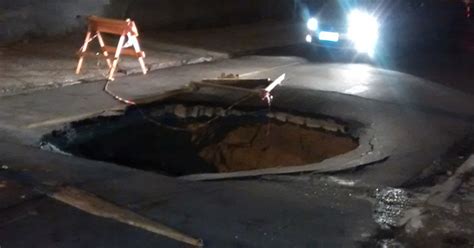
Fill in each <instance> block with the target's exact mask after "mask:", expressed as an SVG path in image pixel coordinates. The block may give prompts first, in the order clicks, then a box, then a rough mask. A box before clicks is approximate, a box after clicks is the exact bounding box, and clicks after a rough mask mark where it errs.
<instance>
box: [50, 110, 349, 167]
mask: <svg viewBox="0 0 474 248" xmlns="http://www.w3.org/2000/svg"><path fill="white" fill-rule="evenodd" d="M283 117H284V118H283ZM292 121H294V122H292ZM344 129H345V126H344V125H343V124H340V123H336V122H335V121H334V120H329V119H313V118H310V117H301V116H294V115H289V114H286V113H282V112H277V113H273V112H269V111H268V109H266V110H256V111H251V112H246V111H236V110H234V111H233V112H231V113H227V114H223V112H222V108H214V107H205V106H204V107H203V106H199V107H195V106H194V107H186V106H183V105H178V106H168V105H165V106H161V107H159V108H158V109H155V108H154V109H148V110H147V109H145V110H144V109H140V110H133V109H132V110H130V111H128V112H127V113H126V114H124V115H122V116H118V117H117V116H116V117H100V118H94V119H89V120H84V121H80V122H76V123H72V124H71V125H70V126H68V127H67V128H65V129H63V130H57V131H54V132H53V133H51V134H49V135H46V136H45V137H44V138H43V145H42V147H43V148H44V149H49V150H55V151H58V150H59V151H62V152H66V153H70V154H72V155H75V156H80V157H85V158H89V159H93V160H100V161H107V162H112V163H116V164H120V165H125V166H128V167H133V168H138V169H144V170H151V171H155V172H157V173H160V174H165V175H170V176H183V175H190V174H199V173H220V172H233V171H243V170H255V169H265V168H272V167H284V166H298V165H306V164H311V163H317V162H320V161H322V160H325V159H327V158H331V157H334V156H337V155H340V154H343V153H346V152H348V151H351V150H353V149H355V148H356V147H357V146H358V141H357V139H355V138H353V137H351V136H349V135H347V134H345V133H344ZM331 130H332V131H331Z"/></svg>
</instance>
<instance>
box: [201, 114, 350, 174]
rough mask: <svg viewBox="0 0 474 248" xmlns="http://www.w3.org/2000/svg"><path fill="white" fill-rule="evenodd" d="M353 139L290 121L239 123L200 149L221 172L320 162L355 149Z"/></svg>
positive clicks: (204, 157) (205, 157)
mask: <svg viewBox="0 0 474 248" xmlns="http://www.w3.org/2000/svg"><path fill="white" fill-rule="evenodd" d="M357 146H358V144H357V142H356V141H354V140H353V139H350V138H348V137H343V136H336V135H334V134H332V133H329V132H324V131H320V130H314V129H309V128H304V127H300V126H297V125H294V124H289V123H276V122H270V123H268V124H263V125H262V124H261V125H258V124H257V125H247V126H242V127H238V128H236V129H234V130H232V131H230V132H229V133H227V135H226V136H225V137H224V138H223V139H222V140H220V141H218V142H217V143H213V144H211V145H209V146H206V147H204V148H203V149H202V150H201V151H200V152H199V156H201V157H202V158H203V159H204V160H206V161H207V162H208V163H209V164H213V165H214V166H215V167H216V168H217V170H218V171H219V172H232V171H242V170H255V169H265V168H273V167H285V166H295V165H304V164H310V163H317V162H321V161H323V160H324V159H327V158H330V157H334V156H337V155H340V154H343V153H346V152H348V151H351V150H353V149H355V148H356V147H357Z"/></svg>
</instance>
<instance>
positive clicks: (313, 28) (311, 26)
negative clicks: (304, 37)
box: [306, 17, 318, 31]
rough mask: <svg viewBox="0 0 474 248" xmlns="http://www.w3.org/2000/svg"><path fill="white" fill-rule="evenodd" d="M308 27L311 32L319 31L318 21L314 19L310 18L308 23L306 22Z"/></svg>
mask: <svg viewBox="0 0 474 248" xmlns="http://www.w3.org/2000/svg"><path fill="white" fill-rule="evenodd" d="M306 27H307V28H308V29H309V30H311V31H316V30H317V29H318V20H317V19H316V18H314V17H312V18H309V20H308V22H306Z"/></svg>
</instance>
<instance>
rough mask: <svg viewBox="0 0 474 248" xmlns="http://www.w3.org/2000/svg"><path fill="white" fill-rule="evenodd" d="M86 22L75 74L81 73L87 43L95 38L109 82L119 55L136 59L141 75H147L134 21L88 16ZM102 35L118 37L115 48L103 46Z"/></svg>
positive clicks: (112, 76) (112, 77) (115, 68)
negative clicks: (104, 63)
mask: <svg viewBox="0 0 474 248" xmlns="http://www.w3.org/2000/svg"><path fill="white" fill-rule="evenodd" d="M88 20H89V24H88V27H87V34H86V38H85V40H84V45H83V46H82V47H81V49H80V51H79V61H78V63H77V68H76V74H79V73H80V72H81V68H82V63H83V62H84V57H85V56H86V55H87V48H88V46H89V43H90V42H91V41H92V40H94V39H95V38H97V40H98V41H99V45H100V48H101V51H102V55H103V56H104V57H105V58H106V60H107V65H108V67H109V73H108V77H107V78H108V79H109V80H113V79H114V74H115V71H116V70H117V64H118V61H119V58H120V55H125V56H132V57H136V58H137V59H138V62H139V63H140V66H141V68H142V71H143V74H146V73H147V68H146V66H145V61H144V58H145V52H144V51H142V50H141V49H140V44H139V43H138V39H137V37H138V29H137V26H136V25H135V22H134V21H131V20H130V19H127V20H125V21H122V20H115V19H108V18H102V17H97V16H90V17H89V18H88ZM103 33H104V34H111V35H118V36H120V38H119V41H118V44H117V46H110V45H107V44H105V41H104V38H103V36H102V34H103ZM126 39H127V40H126Z"/></svg>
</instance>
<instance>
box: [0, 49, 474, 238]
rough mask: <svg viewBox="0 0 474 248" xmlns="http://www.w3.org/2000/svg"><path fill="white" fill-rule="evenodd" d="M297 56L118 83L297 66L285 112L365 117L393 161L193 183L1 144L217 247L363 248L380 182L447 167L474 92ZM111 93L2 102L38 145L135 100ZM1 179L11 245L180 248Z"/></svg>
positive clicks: (44, 171) (283, 93)
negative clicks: (69, 126)
mask: <svg viewBox="0 0 474 248" xmlns="http://www.w3.org/2000/svg"><path fill="white" fill-rule="evenodd" d="M298 49H299V48H296V50H298ZM284 52H285V51H284V50H278V51H272V52H268V55H271V56H270V57H260V56H249V57H242V58H236V59H231V60H225V61H219V62H214V63H208V64H199V65H192V66H184V67H179V68H169V69H164V70H160V71H156V72H153V73H150V74H149V75H147V76H146V77H145V76H139V75H137V76H130V77H124V78H120V79H117V80H116V81H115V82H114V83H113V85H111V88H110V89H111V90H113V91H114V92H115V93H116V94H119V95H120V96H123V97H126V98H129V99H133V100H139V99H143V98H148V97H151V96H156V95H159V94H162V93H165V92H166V91H169V90H174V89H179V88H180V87H182V86H184V85H185V84H187V83H189V82H190V81H192V80H200V79H202V78H209V77H216V76H218V75H220V74H221V73H222V72H225V73H236V74H240V75H241V77H244V78H266V77H271V78H276V76H278V75H280V74H282V73H286V74H287V80H286V81H285V82H284V84H283V86H281V87H278V88H277V89H276V91H275V92H274V96H275V98H274V102H273V107H274V108H276V109H280V110H285V111H288V112H298V113H305V114H310V115H328V116H333V117H337V118H340V119H343V120H347V121H354V122H357V123H360V125H361V132H360V134H361V135H362V136H364V135H365V137H366V138H367V139H366V140H368V142H369V143H368V145H369V146H370V147H372V151H371V152H376V151H377V152H381V153H383V154H386V155H387V157H388V158H387V159H385V160H383V161H379V162H377V163H370V164H367V165H364V166H360V167H358V168H357V169H354V170H349V171H344V172H341V173H336V174H330V175H327V174H323V175H319V174H311V173H309V174H296V175H292V176H280V177H278V176H267V177H251V178H246V179H242V178H241V179H233V180H222V181H211V182H192V181H183V180H179V179H176V178H170V177H165V176H161V175H157V174H153V173H147V172H143V171H138V170H132V169H129V168H125V167H122V166H116V165H112V164H109V163H104V162H98V161H90V160H86V159H81V158H75V157H69V156H64V155H61V154H55V153H50V152H45V151H40V150H38V149H37V148H35V147H24V146H20V145H18V144H12V143H2V144H0V148H1V149H0V157H1V162H2V164H4V165H7V166H8V168H10V169H15V170H22V171H23V172H24V173H28V174H29V175H30V176H31V177H33V178H35V179H36V180H38V181H41V182H45V183H48V184H73V185H76V186H78V187H81V188H82V189H85V190H87V191H89V192H92V193H94V194H97V195H99V196H100V197H101V198H104V199H107V200H109V201H112V202H115V203H117V204H120V205H122V206H125V207H127V208H131V209H133V210H134V211H136V212H138V213H140V214H142V215H145V216H147V217H149V218H153V219H155V220H159V221H161V222H163V223H166V224H167V225H170V226H172V227H175V228H177V229H179V230H182V231H184V232H187V233H189V234H191V235H193V236H197V237H201V238H203V239H204V241H205V243H206V247H357V246H363V244H364V243H365V242H369V241H371V240H372V239H377V237H378V235H379V233H380V232H379V226H378V224H377V223H376V222H375V217H374V209H375V207H376V203H377V199H376V197H375V195H376V194H375V193H376V192H377V189H382V188H385V187H388V186H392V187H400V186H405V185H407V184H413V183H414V182H416V181H417V179H418V178H419V175H420V174H426V173H428V175H430V174H429V172H430V171H429V170H428V171H427V169H430V168H432V167H433V165H439V163H435V161H440V158H442V157H443V155H444V154H446V153H447V152H448V151H449V150H451V149H452V148H453V146H455V144H457V143H459V142H462V141H463V140H465V138H466V137H467V136H469V135H471V130H472V116H473V114H474V104H473V103H472V97H471V96H470V95H467V94H464V93H463V92H461V91H457V90H453V89H450V88H447V87H444V86H443V85H441V84H434V83H432V82H429V81H427V80H425V79H423V78H419V77H415V76H413V75H409V74H406V73H400V72H398V71H392V70H387V69H380V68H378V67H376V66H375V67H374V66H372V65H367V64H350V63H341V61H337V60H335V61H334V60H330V61H317V59H311V58H309V59H310V60H305V59H301V58H295V57H279V56H276V55H281V54H282V53H284ZM291 55H297V54H291ZM311 56H312V55H311ZM305 57H306V56H305ZM315 58H316V57H315ZM102 88H103V82H97V83H94V84H84V85H75V86H70V87H66V88H60V89H54V90H49V91H45V92H35V93H32V94H29V95H20V96H14V97H8V98H2V99H0V109H1V111H0V115H1V118H0V127H1V130H0V131H1V132H0V133H1V137H2V138H3V140H7V141H10V142H15V143H22V144H30V145H37V143H36V142H37V141H38V139H39V138H40V137H41V135H43V134H45V133H47V132H50V131H51V130H54V129H58V128H61V127H62V126H63V125H64V124H66V123H67V121H71V120H76V119H83V118H86V117H87V116H88V115H93V114H95V115H97V114H100V113H103V112H104V111H105V112H107V110H110V109H123V108H124V107H125V106H123V105H122V104H120V103H117V102H114V101H112V100H111V98H110V96H108V95H107V94H105V93H104V92H103V91H102ZM197 94H198V95H199V96H200V99H201V100H202V101H203V102H213V103H219V104H222V105H228V104H229V103H231V102H233V101H234V100H235V99H236V98H238V97H239V96H238V95H237V94H234V93H229V92H222V91H201V92H197ZM246 104H247V105H252V104H255V102H253V103H252V102H251V103H246ZM12 133H14V134H12ZM12 136H14V137H13V138H12ZM366 152H367V151H366ZM352 156H354V159H356V158H360V157H361V156H364V154H352ZM441 162H442V161H441ZM441 164H443V163H441ZM2 182H4V183H2V185H4V186H3V187H2V188H0V190H9V192H16V194H13V196H12V195H11V194H9V195H5V194H1V197H2V199H3V200H2V204H3V205H2V210H1V211H0V220H1V222H0V246H1V247H45V246H46V247H47V246H49V247H157V246H164V247H181V245H180V244H178V243H175V242H173V241H169V240H167V239H164V238H162V237H157V236H155V235H151V234H149V233H147V232H144V231H141V230H138V229H135V228H132V227H129V226H126V225H123V224H117V223H116V222H114V221H111V220H106V219H101V218H98V217H93V216H91V215H88V214H85V213H83V212H81V211H79V210H77V209H73V208H71V207H68V206H66V205H64V204H60V203H57V202H55V201H53V200H51V199H49V198H46V197H44V196H42V197H41V196H38V195H37V193H35V192H34V191H32V189H31V188H28V187H26V188H25V187H21V186H18V185H16V184H15V183H14V182H10V181H9V180H6V179H3V180H2ZM38 197H39V198H38ZM392 233H393V232H392ZM392 236H393V235H392ZM376 241H377V240H376ZM376 243H377V242H376Z"/></svg>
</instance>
